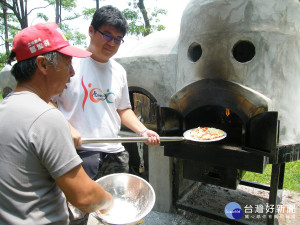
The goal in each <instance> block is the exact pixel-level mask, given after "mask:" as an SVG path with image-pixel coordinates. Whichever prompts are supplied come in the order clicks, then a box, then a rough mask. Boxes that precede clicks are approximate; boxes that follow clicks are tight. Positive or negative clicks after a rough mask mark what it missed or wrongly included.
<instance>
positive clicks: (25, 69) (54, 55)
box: [11, 51, 62, 83]
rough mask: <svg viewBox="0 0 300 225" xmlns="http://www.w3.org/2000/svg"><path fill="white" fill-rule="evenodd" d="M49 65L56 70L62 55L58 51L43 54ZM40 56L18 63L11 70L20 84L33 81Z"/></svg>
mask: <svg viewBox="0 0 300 225" xmlns="http://www.w3.org/2000/svg"><path fill="white" fill-rule="evenodd" d="M42 56H44V57H45V58H46V60H47V62H48V63H49V64H51V65H52V66H53V67H54V68H55V69H56V67H57V64H58V62H59V60H60V59H61V57H62V54H61V53H59V52H57V51H52V52H47V53H44V54H42ZM37 57H38V56H35V57H32V58H29V59H26V60H23V61H20V62H17V63H16V64H14V65H13V67H12V69H11V73H12V75H13V76H14V77H15V78H16V81H17V82H18V83H22V82H26V81H29V80H30V79H31V77H32V76H33V74H34V73H35V71H36V59H37Z"/></svg>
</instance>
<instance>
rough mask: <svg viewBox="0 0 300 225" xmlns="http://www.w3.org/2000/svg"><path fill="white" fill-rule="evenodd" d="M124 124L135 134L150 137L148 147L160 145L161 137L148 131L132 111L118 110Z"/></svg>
mask: <svg viewBox="0 0 300 225" xmlns="http://www.w3.org/2000/svg"><path fill="white" fill-rule="evenodd" d="M118 113H119V115H120V118H121V121H122V123H123V124H124V125H125V126H126V127H128V128H129V129H130V130H132V131H133V132H135V133H137V134H139V135H140V136H142V137H149V140H148V142H146V144H147V145H159V144H160V139H159V135H158V134H157V133H156V132H154V131H152V130H148V129H147V128H146V127H145V126H144V124H143V123H142V122H141V121H140V120H139V119H138V118H137V117H136V115H135V113H134V112H133V111H132V109H129V108H128V109H123V110H118Z"/></svg>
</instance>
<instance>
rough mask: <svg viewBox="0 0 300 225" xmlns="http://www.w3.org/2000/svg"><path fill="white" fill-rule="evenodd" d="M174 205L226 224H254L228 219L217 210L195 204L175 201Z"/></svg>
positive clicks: (252, 224)
mask: <svg viewBox="0 0 300 225" xmlns="http://www.w3.org/2000/svg"><path fill="white" fill-rule="evenodd" d="M176 207H177V208H178V209H183V210H186V211H189V212H192V213H195V214H198V215H202V216H205V217H207V218H210V219H213V220H216V221H221V222H224V223H226V224H236V225H255V224H254V223H251V222H248V221H245V220H233V219H229V218H227V217H226V216H225V215H223V214H220V213H218V212H215V211H211V210H207V209H203V208H200V207H197V206H193V205H191V204H185V203H181V202H177V203H176Z"/></svg>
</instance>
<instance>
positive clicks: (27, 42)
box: [12, 22, 92, 61]
mask: <svg viewBox="0 0 300 225" xmlns="http://www.w3.org/2000/svg"><path fill="white" fill-rule="evenodd" d="M12 51H13V52H15V53H16V58H17V60H18V61H22V60H25V59H29V58H32V57H34V56H37V55H41V54H44V53H47V52H51V51H58V52H60V53H62V54H65V55H68V56H74V57H78V58H85V57H89V56H91V55H92V53H91V52H88V51H85V50H83V49H80V48H77V47H74V46H71V45H70V43H69V42H68V40H67V39H66V37H65V36H64V34H63V32H62V30H61V29H60V28H59V26H58V25H57V24H56V23H53V22H50V23H39V24H36V25H34V26H31V27H27V28H24V29H23V30H21V31H20V32H19V33H18V34H17V35H16V36H15V38H14V41H13V48H12Z"/></svg>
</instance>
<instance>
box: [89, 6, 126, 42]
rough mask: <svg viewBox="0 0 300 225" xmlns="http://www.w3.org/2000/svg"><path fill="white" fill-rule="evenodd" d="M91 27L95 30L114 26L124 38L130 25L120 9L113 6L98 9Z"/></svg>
mask: <svg viewBox="0 0 300 225" xmlns="http://www.w3.org/2000/svg"><path fill="white" fill-rule="evenodd" d="M91 25H92V26H93V28H94V29H95V30H97V29H99V27H101V26H103V25H110V26H113V27H115V28H116V29H117V30H118V31H119V32H121V33H123V37H124V36H125V35H126V33H127V31H128V23H127V20H126V18H125V16H124V15H123V14H122V12H121V11H120V10H119V9H117V8H116V7H113V6H111V5H107V6H103V7H101V8H99V9H97V10H96V12H95V13H94V15H93V19H92V22H91Z"/></svg>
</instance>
